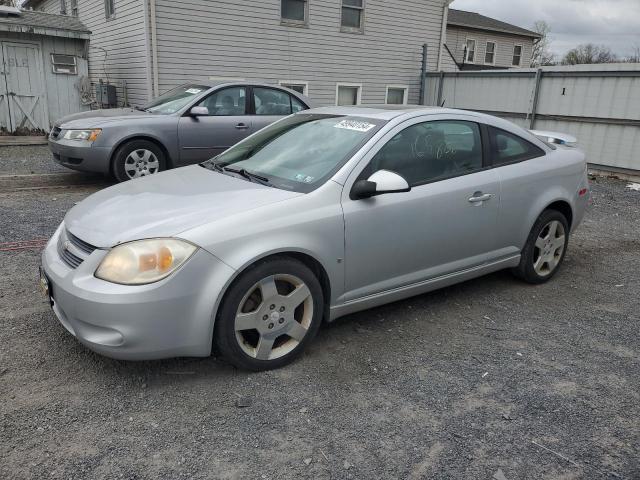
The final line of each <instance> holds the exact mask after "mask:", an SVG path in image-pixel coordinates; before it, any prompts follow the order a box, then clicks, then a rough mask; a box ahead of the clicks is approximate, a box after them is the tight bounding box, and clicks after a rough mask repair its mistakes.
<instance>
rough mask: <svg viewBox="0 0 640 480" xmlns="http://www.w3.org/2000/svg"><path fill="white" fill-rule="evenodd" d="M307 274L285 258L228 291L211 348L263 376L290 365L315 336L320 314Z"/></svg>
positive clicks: (314, 284) (317, 290) (315, 287)
mask: <svg viewBox="0 0 640 480" xmlns="http://www.w3.org/2000/svg"><path fill="white" fill-rule="evenodd" d="M322 307H323V299H322V289H321V287H320V284H319V282H318V279H317V278H316V277H315V275H314V274H313V272H312V271H311V270H309V268H307V267H306V266H305V265H304V264H302V263H300V262H297V261H296V260H293V259H289V258H278V259H275V260H269V261H266V262H262V263H260V264H258V265H256V266H255V267H252V268H251V269H249V270H248V271H247V272H245V273H244V274H243V275H242V276H241V277H240V278H239V279H238V280H237V281H236V282H234V284H233V285H232V286H231V287H230V290H229V292H228V293H227V295H226V297H225V299H224V301H223V305H222V307H221V310H220V315H219V316H218V319H217V324H216V334H215V339H214V340H215V346H216V347H217V349H218V350H219V351H220V353H221V354H222V356H223V357H225V358H226V359H227V360H228V361H230V362H231V363H233V364H234V365H236V366H238V367H240V368H246V369H250V370H267V369H271V368H277V367H280V366H282V365H285V364H287V363H289V362H290V361H292V360H293V359H294V358H295V356H296V355H298V354H299V353H300V352H301V351H302V350H303V348H304V346H305V345H306V344H307V343H308V342H309V341H311V339H312V338H313V337H314V336H315V334H316V332H317V329H318V327H319V325H320V321H321V318H322V310H323V308H322Z"/></svg>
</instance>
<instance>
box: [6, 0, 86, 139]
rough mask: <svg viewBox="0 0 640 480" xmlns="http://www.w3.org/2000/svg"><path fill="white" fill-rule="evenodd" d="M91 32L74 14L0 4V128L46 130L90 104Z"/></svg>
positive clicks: (16, 131)
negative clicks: (89, 57) (0, 61)
mask: <svg viewBox="0 0 640 480" xmlns="http://www.w3.org/2000/svg"><path fill="white" fill-rule="evenodd" d="M90 33H91V32H90V31H89V30H88V29H87V28H86V27H85V26H84V25H83V24H82V22H80V20H78V19H77V18H75V17H71V16H65V15H52V14H48V13H43V12H34V11H28V10H20V9H19V8H15V7H9V6H1V5H0V55H1V56H2V63H1V64H0V132H3V133H5V134H6V133H16V134H22V135H24V134H28V133H32V132H41V133H42V132H47V131H49V129H50V128H51V126H52V125H53V122H54V121H55V120H56V119H58V118H60V117H63V116H64V115H68V114H70V113H75V112H79V111H82V110H88V109H89V105H88V103H86V102H88V101H90V100H88V97H90V91H89V90H90V88H91V87H90V84H89V81H88V66H87V48H88V42H89V35H90Z"/></svg>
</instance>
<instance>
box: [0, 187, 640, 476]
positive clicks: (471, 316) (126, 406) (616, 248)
mask: <svg viewBox="0 0 640 480" xmlns="http://www.w3.org/2000/svg"><path fill="white" fill-rule="evenodd" d="M625 186H626V183H623V182H617V181H613V180H603V179H601V180H598V181H596V182H595V183H594V185H593V190H594V192H593V203H592V205H591V207H590V211H589V213H588V216H587V218H586V220H585V222H584V223H583V225H582V226H581V227H580V228H579V229H578V230H577V231H576V232H575V235H574V236H573V238H572V241H571V245H570V249H569V252H568V255H567V259H566V263H565V265H564V268H563V269H562V270H561V271H560V272H559V274H558V276H557V277H556V278H555V279H554V280H553V281H552V282H551V283H548V284H546V285H542V286H538V287H532V286H528V285H525V284H522V283H520V282H518V281H516V280H514V279H513V278H512V277H511V276H510V275H509V274H508V273H506V272H501V273H497V274H494V275H490V276H487V277H484V278H482V279H478V280H474V281H470V282H466V283H464V284H461V285H457V286H454V287H451V288H447V289H444V290H440V291H437V292H433V293H431V294H427V295H422V296H419V297H415V298H413V299H410V300H407V301H403V302H398V303H394V304H391V305H387V306H385V307H381V308H377V309H374V310H370V311H366V312H362V313H359V314H355V315H351V316H349V317H347V318H344V319H342V320H339V321H338V322H336V323H334V324H331V325H328V326H326V327H325V328H323V329H322V330H321V331H320V333H319V335H318V338H317V340H316V341H315V342H314V344H313V345H312V347H311V348H310V349H309V350H308V351H307V352H306V354H305V355H304V356H303V357H302V358H301V359H300V360H299V361H297V362H296V363H294V364H293V365H291V366H289V367H286V368H284V369H281V370H278V371H274V372H267V373H259V374H250V373H246V372H242V371H236V370H234V369H233V368H231V367H229V366H227V365H224V364H222V363H220V362H219V361H217V360H216V359H213V358H209V359H176V360H167V361H157V362H140V363H127V362H119V361H114V360H109V359H106V358H102V357H99V356H97V355H95V354H93V353H91V352H90V351H88V350H86V349H85V348H84V347H82V346H81V345H80V344H79V343H78V342H76V341H75V340H74V338H73V337H72V336H70V335H69V334H68V333H67V332H66V331H65V330H64V328H63V327H62V326H61V325H60V324H59V323H58V322H57V321H56V320H55V318H54V315H53V314H52V313H51V311H50V310H49V308H48V305H46V304H45V302H44V301H43V299H42V298H41V296H40V293H39V292H38V290H37V286H36V285H37V273H36V268H37V265H38V262H39V252H38V251H37V250H36V249H33V250H24V251H18V252H5V251H0V321H1V322H2V328H0V478H11V479H22V478H69V479H76V478H92V479H101V478H127V479H143V478H149V479H152V478H163V479H164V478H167V479H168V478H171V479H179V478H194V479H204V478H216V479H217V478H223V479H249V478H251V479H253V478H256V479H263V478H264V479H275V478H278V479H280V478H298V479H299V478H327V479H328V478H332V479H341V478H354V479H355V478H358V479H360V478H362V479H372V478H438V479H449V478H451V479H463V478H464V479H466V478H469V479H490V478H498V479H500V478H506V479H509V480H511V479H521V478H535V479H558V478H561V479H577V478H625V479H638V478H640V376H639V375H638V373H639V372H640V369H639V367H640V347H639V335H638V334H639V331H640V329H639V323H640V261H639V260H640V238H639V234H638V232H639V231H640V192H635V191H631V190H628V189H626V188H625ZM91 191H92V190H91V189H87V188H83V189H64V190H55V191H53V190H49V191H47V190H39V191H37V192H33V191H31V192H16V193H11V194H0V206H1V207H2V229H1V230H0V242H10V241H16V240H28V239H34V238H42V237H46V236H48V235H50V234H51V233H52V232H53V230H54V229H55V227H56V225H57V224H58V222H59V221H60V220H61V218H62V216H63V214H64V212H65V211H66V210H67V209H68V208H70V207H71V206H72V205H73V204H74V202H77V201H78V200H80V199H81V198H83V197H84V196H86V195H87V194H89V193H91ZM239 405H248V406H246V407H244V408H240V407H239Z"/></svg>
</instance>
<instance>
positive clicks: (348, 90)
mask: <svg viewBox="0 0 640 480" xmlns="http://www.w3.org/2000/svg"><path fill="white" fill-rule="evenodd" d="M361 100H362V85H357V84H351V83H338V84H337V85H336V105H360V101H361Z"/></svg>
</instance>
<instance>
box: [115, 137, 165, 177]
mask: <svg viewBox="0 0 640 480" xmlns="http://www.w3.org/2000/svg"><path fill="white" fill-rule="evenodd" d="M165 168H166V159H165V155H164V152H163V151H162V149H161V148H160V147H158V145H156V144H155V143H153V142H150V141H148V140H133V141H130V142H127V143H125V144H124V145H122V146H121V147H120V148H118V150H117V152H116V154H115V155H114V159H113V176H114V177H115V178H116V180H118V182H126V181H127V180H133V179H135V178H140V177H146V176H147V175H153V174H154V173H158V172H161V171H162V170H164V169H165Z"/></svg>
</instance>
